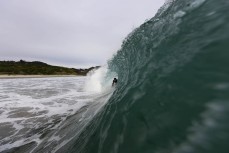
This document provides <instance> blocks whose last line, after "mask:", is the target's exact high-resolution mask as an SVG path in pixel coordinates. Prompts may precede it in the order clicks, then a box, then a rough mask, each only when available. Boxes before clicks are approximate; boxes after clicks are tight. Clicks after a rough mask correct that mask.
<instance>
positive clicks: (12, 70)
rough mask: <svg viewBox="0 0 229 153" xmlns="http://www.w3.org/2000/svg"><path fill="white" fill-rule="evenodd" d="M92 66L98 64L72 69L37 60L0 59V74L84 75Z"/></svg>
mask: <svg viewBox="0 0 229 153" xmlns="http://www.w3.org/2000/svg"><path fill="white" fill-rule="evenodd" d="M94 68H98V66H97V67H91V68H88V69H74V68H66V67H60V66H52V65H48V64H46V63H43V62H39V61H33V62H27V61H24V60H20V61H17V62H15V61H0V75H1V74H7V75H86V74H87V73H88V72H89V71H90V70H92V69H94Z"/></svg>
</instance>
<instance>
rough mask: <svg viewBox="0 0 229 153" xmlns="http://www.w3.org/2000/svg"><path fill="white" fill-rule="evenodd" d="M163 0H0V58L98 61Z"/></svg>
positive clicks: (79, 63)
mask: <svg viewBox="0 0 229 153" xmlns="http://www.w3.org/2000/svg"><path fill="white" fill-rule="evenodd" d="M163 3H164V0H0V60H19V59H24V60H39V61H43V62H47V63H49V64H55V65H63V66H69V67H76V68H78V67H88V66H93V65H103V64H105V63H106V61H107V60H108V59H109V58H110V57H111V56H112V54H114V53H115V52H116V51H117V50H118V49H119V48H120V46H121V42H122V40H123V39H124V38H125V37H126V36H127V34H128V33H130V32H131V31H132V30H133V29H134V28H136V27H138V26H139V25H141V24H142V23H143V22H144V21H145V20H146V19H149V18H151V17H153V16H154V15H155V13H156V12H157V10H158V9H159V7H160V6H162V5H163Z"/></svg>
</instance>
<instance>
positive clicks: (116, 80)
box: [112, 78, 118, 86]
mask: <svg viewBox="0 0 229 153" xmlns="http://www.w3.org/2000/svg"><path fill="white" fill-rule="evenodd" d="M117 82H118V79H116V78H114V80H113V83H112V86H114V85H116V84H117Z"/></svg>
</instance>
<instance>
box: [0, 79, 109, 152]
mask: <svg viewBox="0 0 229 153" xmlns="http://www.w3.org/2000/svg"><path fill="white" fill-rule="evenodd" d="M86 80H87V79H86V77H66V78H64V77H63V78H31V79H2V80H0V87H1V88H0V152H1V151H7V150H8V151H9V152H30V151H32V152H55V151H56V150H58V148H60V147H61V146H63V145H65V144H66V143H67V142H68V141H69V140H71V139H72V138H73V137H76V136H77V134H78V133H80V131H81V130H82V128H83V127H84V126H85V125H86V123H87V122H88V121H89V120H90V119H91V118H92V117H93V116H94V114H95V113H96V111H98V110H99V108H100V107H102V105H103V104H104V102H105V101H106V99H107V98H108V97H109V94H110V93H109V92H106V93H103V94H98V93H96V92H91V91H85V81H86Z"/></svg>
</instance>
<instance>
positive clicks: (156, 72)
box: [69, 0, 229, 153]
mask: <svg viewBox="0 0 229 153" xmlns="http://www.w3.org/2000/svg"><path fill="white" fill-rule="evenodd" d="M228 8H229V3H228V2H226V1H224V0H219V1H214V0H208V1H205V0H186V1H184V0H173V1H168V3H166V4H165V5H164V6H163V7H162V8H161V9H160V10H159V11H158V13H157V14H156V15H155V17H154V18H152V19H150V20H149V21H147V22H145V23H144V24H142V25H141V26H140V27H139V28H137V29H135V30H134V31H133V32H132V33H130V34H129V35H128V36H127V38H126V39H125V40H124V41H123V44H122V47H121V49H120V50H119V51H118V52H117V53H116V55H115V56H114V57H113V58H112V59H111V60H110V61H109V63H108V65H109V66H108V68H109V71H111V72H115V73H117V75H118V77H119V84H118V86H117V88H116V91H115V92H114V94H113V95H112V97H111V98H110V100H109V102H108V103H107V105H105V107H104V109H103V110H102V111H101V113H99V114H98V116H97V117H96V118H94V120H92V122H91V123H90V125H89V126H88V127H90V128H86V129H85V130H84V131H83V132H82V133H83V134H84V135H87V136H86V137H83V136H82V135H81V136H80V137H79V138H78V142H80V143H77V142H75V144H74V145H73V146H71V148H70V149H69V152H74V151H78V152H100V153H102V152H105V153H107V152H117V153H120V152H155V153H158V152H159V153H161V152H183V153H185V152H193V151H194V152H197V153H198V152H201V153H205V152H206V153H208V152H218V151H219V150H220V152H222V153H223V152H225V153H226V152H227V151H228V147H227V145H226V142H227V141H228V140H229V132H228V130H226V129H227V127H228V125H227V123H226V120H227V119H228V114H227V110H228V108H227V105H226V104H225V102H226V101H228V100H229V97H228V95H229V92H228V88H227V84H228V82H229V77H228V75H229V71H228V68H227V65H229V60H228V59H229V54H228V52H227V50H228V48H229V45H228V44H229V30H228V27H229V20H228V18H229V9H228ZM219 108H224V109H219ZM218 115H219V116H221V117H222V118H220V117H218ZM206 116H207V117H206ZM222 133H223V134H222ZM217 135H218V136H217ZM197 140H198V141H197ZM196 142H198V144H197V143H196ZM79 144H80V145H79Z"/></svg>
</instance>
